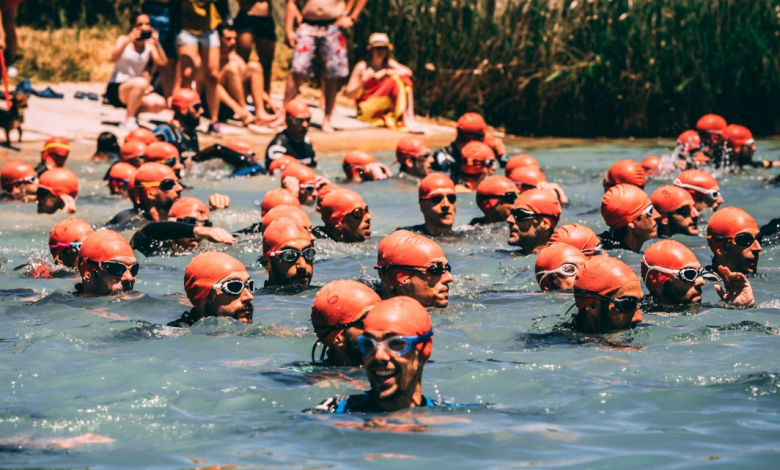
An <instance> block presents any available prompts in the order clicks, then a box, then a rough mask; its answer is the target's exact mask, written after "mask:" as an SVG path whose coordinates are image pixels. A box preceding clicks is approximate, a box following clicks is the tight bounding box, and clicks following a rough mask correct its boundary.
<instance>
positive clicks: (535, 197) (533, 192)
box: [515, 189, 561, 229]
mask: <svg viewBox="0 0 780 470" xmlns="http://www.w3.org/2000/svg"><path fill="white" fill-rule="evenodd" d="M517 201H522V202H524V203H525V204H526V205H527V206H528V208H529V209H531V210H532V211H533V212H534V213H535V214H539V215H545V216H547V217H545V218H546V219H548V220H549V221H550V225H551V226H552V228H553V229H555V226H556V225H558V221H559V220H560V218H561V202H560V201H559V200H558V195H557V194H555V193H554V192H553V191H550V190H548V189H529V190H528V191H526V192H524V193H520V196H519V197H518V198H517ZM515 207H517V202H515Z"/></svg>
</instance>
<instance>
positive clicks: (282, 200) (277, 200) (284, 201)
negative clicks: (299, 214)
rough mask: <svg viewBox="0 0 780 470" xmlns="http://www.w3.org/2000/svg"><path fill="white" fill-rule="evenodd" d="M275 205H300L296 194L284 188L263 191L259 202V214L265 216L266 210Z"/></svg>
mask: <svg viewBox="0 0 780 470" xmlns="http://www.w3.org/2000/svg"><path fill="white" fill-rule="evenodd" d="M276 206H295V207H301V203H300V202H298V196H296V195H294V194H293V193H291V192H290V191H288V190H286V189H285V188H278V189H272V190H270V191H268V192H267V193H265V196H264V197H263V202H262V203H261V204H260V216H261V217H263V216H265V215H266V214H267V213H268V211H270V210H271V209H273V208H274V207H276Z"/></svg>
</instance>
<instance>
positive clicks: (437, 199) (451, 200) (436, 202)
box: [420, 194, 458, 205]
mask: <svg viewBox="0 0 780 470" xmlns="http://www.w3.org/2000/svg"><path fill="white" fill-rule="evenodd" d="M445 197H446V198H447V201H448V202H449V203H450V204H455V202H456V201H457V200H458V196H457V195H455V194H447V195H446V196H445V195H444V194H435V195H433V196H428V197H421V198H420V199H430V200H431V202H433V204H434V205H439V204H441V202H442V201H443V200H444V198H445Z"/></svg>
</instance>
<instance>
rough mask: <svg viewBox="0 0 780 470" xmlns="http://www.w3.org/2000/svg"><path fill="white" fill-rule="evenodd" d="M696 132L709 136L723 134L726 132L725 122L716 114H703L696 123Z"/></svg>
mask: <svg viewBox="0 0 780 470" xmlns="http://www.w3.org/2000/svg"><path fill="white" fill-rule="evenodd" d="M696 130H697V131H700V132H708V133H710V134H723V131H725V130H726V120H725V119H723V118H722V117H720V116H718V115H717V114H705V115H704V116H702V117H701V119H699V121H698V122H697V123H696Z"/></svg>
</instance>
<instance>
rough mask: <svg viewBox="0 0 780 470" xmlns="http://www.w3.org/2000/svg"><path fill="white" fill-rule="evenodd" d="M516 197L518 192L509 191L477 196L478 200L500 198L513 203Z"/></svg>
mask: <svg viewBox="0 0 780 470" xmlns="http://www.w3.org/2000/svg"><path fill="white" fill-rule="evenodd" d="M517 197H518V193H516V192H512V191H509V192H506V193H504V194H499V195H495V196H491V195H483V196H477V199H478V200H480V201H483V200H485V199H501V200H502V201H504V202H508V203H509V204H514V203H515V201H516V200H517Z"/></svg>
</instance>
